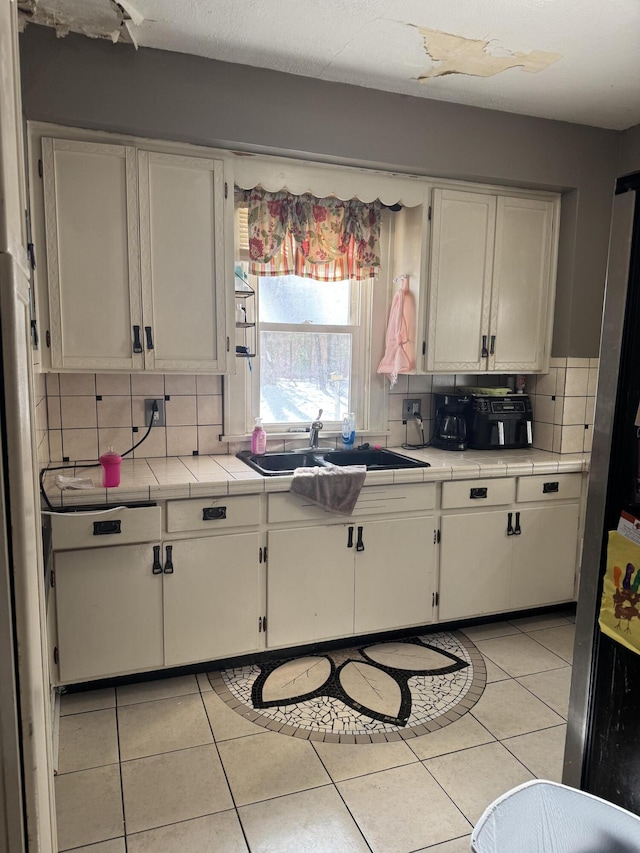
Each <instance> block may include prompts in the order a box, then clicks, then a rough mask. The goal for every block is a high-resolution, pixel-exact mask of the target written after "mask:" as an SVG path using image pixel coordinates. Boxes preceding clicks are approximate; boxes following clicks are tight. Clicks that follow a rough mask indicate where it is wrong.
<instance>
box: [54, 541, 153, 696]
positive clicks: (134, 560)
mask: <svg viewBox="0 0 640 853" xmlns="http://www.w3.org/2000/svg"><path fill="white" fill-rule="evenodd" d="M152 567H153V546H152V545H151V544H144V545H121V546H117V545H116V546H114V547H111V548H92V549H90V550H89V549H87V550H81V551H59V552H58V553H56V555H55V573H56V611H57V617H58V649H59V659H60V664H59V668H60V680H61V681H62V682H67V683H68V682H78V681H85V680H87V679H92V678H98V677H100V676H107V675H118V674H119V673H125V672H137V671H139V670H144V669H152V668H154V667H161V666H162V665H163V663H164V650H163V643H162V575H154V574H153V572H152Z"/></svg>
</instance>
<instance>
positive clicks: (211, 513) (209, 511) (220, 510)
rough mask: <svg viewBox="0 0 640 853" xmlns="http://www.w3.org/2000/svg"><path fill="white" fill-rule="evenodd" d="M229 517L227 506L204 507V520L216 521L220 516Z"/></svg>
mask: <svg viewBox="0 0 640 853" xmlns="http://www.w3.org/2000/svg"><path fill="white" fill-rule="evenodd" d="M226 517H227V508H226V506H205V507H203V509H202V520H203V521H216V520H217V519H219V518H226Z"/></svg>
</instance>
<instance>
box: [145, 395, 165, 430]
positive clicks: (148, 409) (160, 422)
mask: <svg viewBox="0 0 640 853" xmlns="http://www.w3.org/2000/svg"><path fill="white" fill-rule="evenodd" d="M154 403H156V405H157V406H158V411H157V412H153V426H164V425H165V417H164V397H163V398H160V399H159V398H157V397H156V399H155V400H145V401H144V423H145V426H149V422H150V421H151V414H152V411H153V409H152V407H153V404H154Z"/></svg>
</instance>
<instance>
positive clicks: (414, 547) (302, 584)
mask: <svg viewBox="0 0 640 853" xmlns="http://www.w3.org/2000/svg"><path fill="white" fill-rule="evenodd" d="M433 538H434V525H433V517H432V516H428V517H419V518H399V519H395V520H388V521H387V520H383V521H366V522H363V523H361V524H347V525H334V526H327V527H303V528H297V529H290V530H276V531H272V532H270V533H269V562H268V567H267V642H268V645H269V646H282V645H299V644H303V643H310V642H315V641H319V640H327V639H332V638H334V637H340V636H349V635H352V634H363V633H368V632H374V631H383V630H388V629H393V628H402V627H406V626H408V625H422V624H426V623H428V622H430V621H431V619H432V612H433V605H432V594H433V562H434V544H433Z"/></svg>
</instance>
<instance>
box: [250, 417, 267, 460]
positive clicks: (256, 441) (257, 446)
mask: <svg viewBox="0 0 640 853" xmlns="http://www.w3.org/2000/svg"><path fill="white" fill-rule="evenodd" d="M266 450H267V434H266V432H265V431H264V429H263V427H262V418H256V425H255V427H254V428H253V432H252V433H251V452H252V453H255V454H257V455H259V456H261V455H262V454H263V453H265V452H266Z"/></svg>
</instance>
